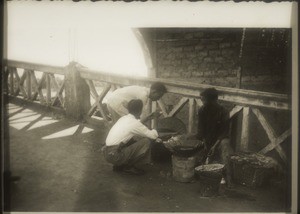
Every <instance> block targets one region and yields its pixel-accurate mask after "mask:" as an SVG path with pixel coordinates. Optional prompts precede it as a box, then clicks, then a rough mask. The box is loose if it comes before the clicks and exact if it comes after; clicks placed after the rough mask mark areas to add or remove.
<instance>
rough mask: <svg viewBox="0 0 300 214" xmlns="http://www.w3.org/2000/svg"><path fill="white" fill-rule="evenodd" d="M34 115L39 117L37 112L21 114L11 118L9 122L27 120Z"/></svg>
mask: <svg viewBox="0 0 300 214" xmlns="http://www.w3.org/2000/svg"><path fill="white" fill-rule="evenodd" d="M33 115H37V113H36V112H20V113H18V114H16V115H13V116H11V117H9V121H13V120H16V119H20V118H27V117H29V116H33Z"/></svg>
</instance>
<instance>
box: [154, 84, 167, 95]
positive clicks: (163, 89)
mask: <svg viewBox="0 0 300 214" xmlns="http://www.w3.org/2000/svg"><path fill="white" fill-rule="evenodd" d="M150 89H151V90H155V91H158V92H161V93H166V92H167V88H166V86H165V85H164V84H162V83H160V82H155V83H153V84H152V85H151V87H150Z"/></svg>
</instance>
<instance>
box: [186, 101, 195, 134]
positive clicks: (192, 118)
mask: <svg viewBox="0 0 300 214" xmlns="http://www.w3.org/2000/svg"><path fill="white" fill-rule="evenodd" d="M194 124H195V100H194V98H190V99H189V123H188V133H189V134H191V133H192V132H193V131H194Z"/></svg>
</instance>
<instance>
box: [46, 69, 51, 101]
mask: <svg viewBox="0 0 300 214" xmlns="http://www.w3.org/2000/svg"><path fill="white" fill-rule="evenodd" d="M46 103H47V105H48V106H50V105H51V82H50V76H49V74H46Z"/></svg>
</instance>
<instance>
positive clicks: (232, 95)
mask: <svg viewBox="0 0 300 214" xmlns="http://www.w3.org/2000/svg"><path fill="white" fill-rule="evenodd" d="M5 64H6V65H7V66H9V67H15V68H24V69H26V70H36V71H42V72H46V73H52V74H60V75H64V74H65V67H59V66H50V65H43V64H36V63H29V62H21V61H14V60H6V62H5ZM76 69H77V70H78V71H79V72H80V75H81V77H82V78H84V79H87V80H96V81H101V82H108V83H112V84H120V85H141V86H148V87H149V86H150V85H151V84H152V83H153V82H161V83H164V84H165V85H166V87H167V90H168V92H169V93H174V94H179V95H182V96H187V97H194V98H197V97H199V93H200V91H203V90H204V89H206V88H210V87H215V88H216V89H217V90H218V91H219V93H220V96H219V99H220V100H222V101H226V102H231V103H235V104H239V105H244V106H257V107H265V108H270V109H278V110H291V103H290V102H291V101H290V100H291V99H290V98H291V96H290V95H286V94H277V93H270V92H262V91H254V90H245V89H238V88H229V87H222V86H212V85H207V84H198V83H190V82H184V81H176V80H169V79H163V78H145V77H129V76H125V75H119V74H118V75H116V74H110V73H105V72H101V71H95V70H90V69H88V68H85V67H82V66H81V65H79V64H77V66H76Z"/></svg>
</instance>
